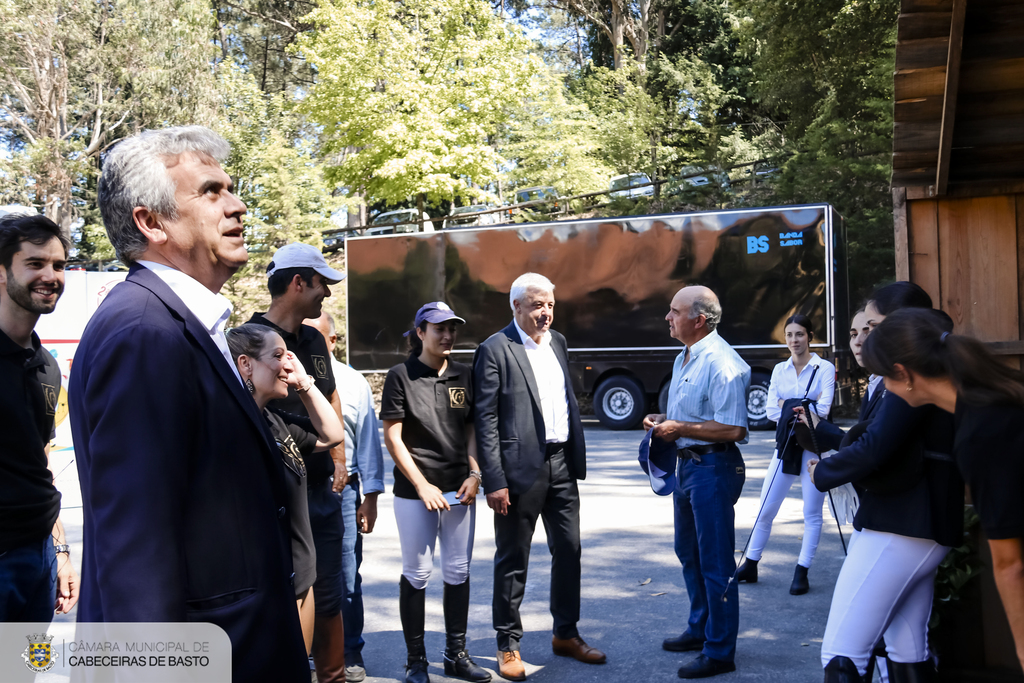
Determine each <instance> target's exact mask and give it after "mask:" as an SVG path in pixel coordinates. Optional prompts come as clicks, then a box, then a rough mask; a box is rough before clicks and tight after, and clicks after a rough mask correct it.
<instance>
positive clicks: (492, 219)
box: [441, 204, 504, 230]
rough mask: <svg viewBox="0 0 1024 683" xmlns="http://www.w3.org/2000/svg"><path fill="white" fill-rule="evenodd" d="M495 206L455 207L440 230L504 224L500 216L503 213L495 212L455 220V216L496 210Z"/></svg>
mask: <svg viewBox="0 0 1024 683" xmlns="http://www.w3.org/2000/svg"><path fill="white" fill-rule="evenodd" d="M497 208H498V207H497V206H491V205H490V204H473V205H471V206H457V207H455V208H454V209H452V211H451V214H450V215H451V216H452V218H449V219H448V220H446V221H445V222H444V224H443V225H442V226H441V228H442V229H445V228H447V229H449V230H451V229H452V228H467V227H470V226H473V225H497V224H498V223H502V222H504V221H503V220H502V216H503V214H504V212H503V211H496V212H494V213H485V214H482V215H479V216H465V217H464V218H455V216H462V215H463V214H467V213H468V214H475V213H478V212H480V211H487V210H489V209H497Z"/></svg>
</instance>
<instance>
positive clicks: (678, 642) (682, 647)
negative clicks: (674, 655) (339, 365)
mask: <svg viewBox="0 0 1024 683" xmlns="http://www.w3.org/2000/svg"><path fill="white" fill-rule="evenodd" d="M703 648H704V640H703V639H701V638H697V637H696V636H691V635H690V632H689V631H687V632H686V633H684V634H683V635H681V636H679V637H677V638H666V639H665V640H663V641H661V649H662V650H668V651H669V652H694V651H696V652H700V650H701V649H703Z"/></svg>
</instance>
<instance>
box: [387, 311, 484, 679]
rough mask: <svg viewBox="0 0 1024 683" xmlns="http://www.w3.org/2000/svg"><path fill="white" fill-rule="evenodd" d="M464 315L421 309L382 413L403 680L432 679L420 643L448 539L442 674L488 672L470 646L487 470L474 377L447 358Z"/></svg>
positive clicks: (390, 376) (391, 375)
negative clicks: (404, 656)
mask: <svg viewBox="0 0 1024 683" xmlns="http://www.w3.org/2000/svg"><path fill="white" fill-rule="evenodd" d="M465 322H466V321H465V320H463V319H462V318H460V317H458V316H457V315H455V312H454V311H452V309H451V308H449V307H448V305H447V304H445V303H444V302H441V301H435V302H433V303H429V304H426V305H425V306H423V307H422V308H420V310H419V311H417V313H416V323H415V327H414V328H413V329H412V330H409V332H407V333H406V334H407V337H408V339H409V346H410V354H409V359H408V360H407V361H405V362H404V363H402V364H401V365H396V366H395V367H393V368H391V370H389V371H388V375H387V378H386V379H385V380H384V394H383V396H382V398H381V409H380V418H381V420H383V421H384V443H385V445H386V446H387V448H388V451H389V452H390V453H391V458H392V459H393V460H394V461H395V520H396V521H397V522H398V540H399V543H400V544H401V547H402V577H401V579H400V580H399V602H398V612H399V616H400V617H401V620H402V633H403V634H404V635H405V645H406V648H407V650H408V660H407V664H406V668H405V680H406V683H428V682H429V680H430V679H429V677H428V676H427V651H426V648H425V646H424V642H423V634H424V628H425V625H424V620H425V617H424V611H425V606H426V605H425V602H426V587H427V581H428V580H429V579H430V574H431V570H432V569H433V565H434V546H435V544H436V543H437V540H438V538H440V539H441V575H442V577H443V578H444V597H443V605H444V622H445V633H446V647H445V651H444V673H445V675H446V676H455V677H457V678H462V679H465V680H469V681H478V682H483V681H489V680H491V675H490V674H489V673H488V672H487V671H486V670H484V669H483V668H481V667H480V666H478V665H477V664H476V663H475V662H474V661H473V660H472V659H470V657H469V654H468V653H467V652H466V628H467V624H468V621H469V564H470V560H472V557H473V535H474V532H475V528H476V506H475V505H474V502H475V499H476V494H477V492H478V491H479V489H480V481H481V476H482V475H481V473H480V469H479V465H478V464H477V459H476V435H475V432H474V431H473V380H472V376H471V371H470V368H469V366H468V365H463V364H462V363H456V362H455V361H453V360H451V359H450V358H449V356H450V354H451V350H452V347H453V346H454V345H455V337H456V334H455V326H456V325H457V324H463V323H465Z"/></svg>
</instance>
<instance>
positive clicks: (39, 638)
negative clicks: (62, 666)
mask: <svg viewBox="0 0 1024 683" xmlns="http://www.w3.org/2000/svg"><path fill="white" fill-rule="evenodd" d="M25 637H26V638H27V639H28V647H26V648H25V651H24V652H22V653H21V658H22V659H24V660H25V666H27V667H28V669H29V671H36V672H40V671H49V670H50V669H52V668H53V665H54V664H55V663H56V662H57V657H58V656H59V653H58V652H57V651H56V650H54V649H53V648H52V647H51V646H50V641H52V640H53V636H48V635H46V634H45V633H32V634H30V635H27V636H25Z"/></svg>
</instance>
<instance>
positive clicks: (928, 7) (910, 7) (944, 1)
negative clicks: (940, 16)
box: [900, 0, 953, 14]
mask: <svg viewBox="0 0 1024 683" xmlns="http://www.w3.org/2000/svg"><path fill="white" fill-rule="evenodd" d="M952 8H953V0H903V1H902V2H901V3H900V13H901V14H910V13H911V12H948V11H950V10H951V9H952Z"/></svg>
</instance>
